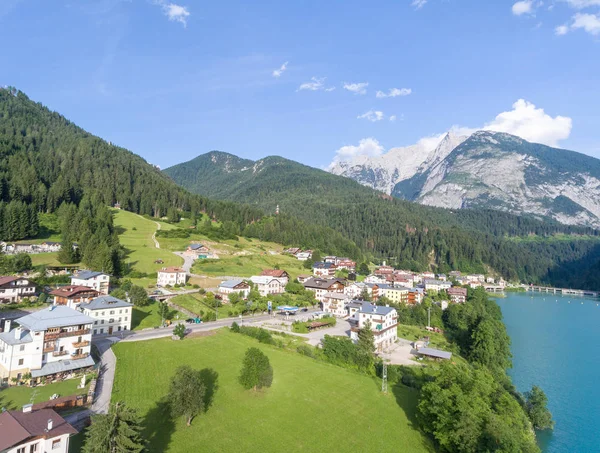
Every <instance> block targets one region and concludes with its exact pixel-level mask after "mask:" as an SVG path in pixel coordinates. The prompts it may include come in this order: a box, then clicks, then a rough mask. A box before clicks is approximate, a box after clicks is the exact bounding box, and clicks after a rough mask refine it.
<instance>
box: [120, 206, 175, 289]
mask: <svg viewBox="0 0 600 453" xmlns="http://www.w3.org/2000/svg"><path fill="white" fill-rule="evenodd" d="M114 213H115V217H114V222H115V226H116V227H117V229H118V231H119V241H120V243H121V245H122V246H123V247H124V248H125V249H126V250H127V256H126V258H125V260H124V262H125V266H128V267H129V268H131V269H133V270H136V271H139V272H146V273H148V274H151V273H154V272H157V271H158V270H159V269H160V268H162V267H165V266H180V265H181V264H182V263H183V259H181V258H180V257H178V256H176V255H173V254H172V253H171V252H169V251H168V250H162V249H157V248H156V247H155V246H154V241H153V240H152V235H153V234H154V232H155V231H156V229H157V226H156V222H154V221H152V220H148V219H146V218H144V217H141V216H139V215H137V214H133V213H131V212H127V211H122V210H115V211H114ZM161 228H164V229H169V228H174V227H173V226H172V225H169V224H167V223H164V222H162V223H161ZM157 259H162V260H163V261H164V264H154V261H155V260H157ZM136 283H138V282H136ZM154 283H156V282H154ZM138 284H139V283H138ZM145 286H147V285H145Z"/></svg>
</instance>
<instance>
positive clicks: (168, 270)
mask: <svg viewBox="0 0 600 453" xmlns="http://www.w3.org/2000/svg"><path fill="white" fill-rule="evenodd" d="M158 272H163V273H165V274H174V273H180V272H185V271H184V270H183V269H182V268H180V267H163V268H162V269H161V270H159V271H158Z"/></svg>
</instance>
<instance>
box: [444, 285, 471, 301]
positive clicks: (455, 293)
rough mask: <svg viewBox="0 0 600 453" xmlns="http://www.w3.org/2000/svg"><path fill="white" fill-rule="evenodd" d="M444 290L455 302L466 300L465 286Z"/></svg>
mask: <svg viewBox="0 0 600 453" xmlns="http://www.w3.org/2000/svg"><path fill="white" fill-rule="evenodd" d="M446 292H447V293H448V296H449V297H450V300H451V301H452V302H454V303H455V304H464V303H465V302H466V300H467V288H449V289H447V290H446Z"/></svg>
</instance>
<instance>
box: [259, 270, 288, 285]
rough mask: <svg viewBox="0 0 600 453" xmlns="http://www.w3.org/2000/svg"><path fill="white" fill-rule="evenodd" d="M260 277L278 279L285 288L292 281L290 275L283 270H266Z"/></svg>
mask: <svg viewBox="0 0 600 453" xmlns="http://www.w3.org/2000/svg"><path fill="white" fill-rule="evenodd" d="M260 276H261V277H273V278H276V279H277V280H279V281H280V282H281V284H282V285H283V286H285V285H287V284H288V283H289V281H290V274H288V273H287V272H286V271H284V270H283V269H265V270H264V271H262V272H261V273H260Z"/></svg>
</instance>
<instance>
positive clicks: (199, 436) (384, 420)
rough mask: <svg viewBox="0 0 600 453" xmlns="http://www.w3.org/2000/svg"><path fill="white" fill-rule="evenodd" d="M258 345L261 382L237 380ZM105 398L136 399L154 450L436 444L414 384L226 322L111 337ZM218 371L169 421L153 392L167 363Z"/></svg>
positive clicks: (161, 385)
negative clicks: (424, 430)
mask: <svg viewBox="0 0 600 453" xmlns="http://www.w3.org/2000/svg"><path fill="white" fill-rule="evenodd" d="M249 347H258V348H260V349H261V350H262V351H263V352H264V353H265V354H267V356H268V357H269V360H270V362H271V365H272V366H273V370H274V380H273V385H272V387H271V388H269V389H268V390H266V391H265V392H259V393H254V392H253V391H246V390H244V389H243V388H242V386H241V385H240V384H239V382H238V376H239V373H240V368H241V362H242V358H243V355H244V352H245V351H246V349H247V348H249ZM114 351H115V354H116V355H117V363H118V366H117V373H116V378H115V387H114V390H113V397H112V399H113V401H125V402H126V403H127V404H128V405H131V406H133V407H136V408H139V409H140V411H141V414H142V416H143V417H144V422H143V424H144V428H145V430H144V437H145V438H146V439H148V440H149V441H150V444H149V448H150V450H149V451H152V452H163V451H164V452H190V451H203V452H223V451H240V452H250V451H261V452H281V451H288V452H299V451H312V452H316V451H332V452H333V451H389V452H392V451H393V452H397V451H406V452H411V453H419V452H430V451H434V449H433V447H432V445H431V443H430V442H429V441H428V439H426V438H425V437H424V436H423V435H422V434H421V433H420V432H419V430H418V429H417V428H416V427H415V409H416V400H417V393H416V391H414V390H411V389H408V388H405V387H403V386H401V385H399V386H397V387H394V389H393V392H390V394H388V395H383V394H382V393H381V384H380V382H379V381H378V380H377V379H375V378H372V377H368V376H365V375H361V374H357V373H356V372H353V371H349V370H346V369H343V368H340V367H337V366H334V365H330V364H326V363H321V362H317V361H315V360H313V359H310V358H308V357H305V356H301V355H300V354H297V353H295V352H290V351H285V350H280V349H277V348H274V347H272V346H265V345H262V344H259V343H257V342H256V341H255V340H253V339H250V338H248V337H244V336H242V335H236V334H233V333H229V332H227V331H220V332H218V333H217V334H216V335H213V336H208V337H204V338H192V339H185V340H183V341H177V342H175V341H172V340H170V339H162V340H154V341H145V342H134V343H119V344H117V345H115V346H114ZM183 364H188V365H190V366H192V367H193V368H195V369H206V368H208V369H212V370H213V371H214V372H216V373H217V375H218V379H217V389H216V391H215V392H214V399H213V402H212V405H211V406H210V408H209V409H208V411H207V412H206V413H205V414H202V415H200V416H198V417H197V418H195V419H194V421H193V422H192V425H191V426H190V427H186V426H185V422H184V420H183V419H181V420H177V421H176V422H175V423H172V422H171V421H170V419H169V417H168V416H166V414H165V413H164V412H163V410H164V408H163V405H161V400H162V398H164V396H165V395H166V393H167V391H168V386H169V380H170V378H171V375H172V374H173V372H174V370H175V368H176V367H177V366H179V365H183Z"/></svg>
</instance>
